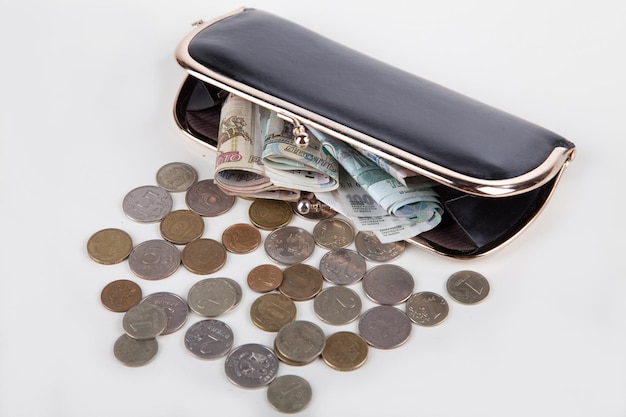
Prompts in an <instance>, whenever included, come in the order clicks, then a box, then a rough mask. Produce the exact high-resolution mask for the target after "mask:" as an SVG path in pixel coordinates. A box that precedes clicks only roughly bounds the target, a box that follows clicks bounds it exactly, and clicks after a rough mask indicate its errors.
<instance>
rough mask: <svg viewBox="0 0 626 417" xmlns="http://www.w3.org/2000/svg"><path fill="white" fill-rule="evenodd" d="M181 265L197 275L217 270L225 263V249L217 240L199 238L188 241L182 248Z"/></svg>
mask: <svg viewBox="0 0 626 417" xmlns="http://www.w3.org/2000/svg"><path fill="white" fill-rule="evenodd" d="M181 259H182V263H183V266H184V267H185V268H186V269H187V270H188V271H190V272H193V273H194V274H198V275H208V274H212V273H214V272H217V271H219V270H220V269H221V268H222V267H223V266H224V264H225V263H226V249H225V248H224V245H222V244H221V243H220V242H218V241H217V240H213V239H207V238H200V239H196V240H194V241H193V242H190V243H188V244H187V245H186V246H185V247H184V248H183V250H182V253H181Z"/></svg>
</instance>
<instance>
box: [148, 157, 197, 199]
mask: <svg viewBox="0 0 626 417" xmlns="http://www.w3.org/2000/svg"><path fill="white" fill-rule="evenodd" d="M156 180H157V184H158V185H159V186H160V187H162V188H163V189H165V190H167V191H171V192H181V191H187V190H188V189H189V187H191V186H192V185H193V184H194V183H195V182H196V181H197V180H198V173H197V172H196V170H195V169H194V168H193V167H192V166H191V165H189V164H186V163H184V162H171V163H169V164H166V165H163V166H162V167H161V168H160V169H159V170H158V171H157V174H156Z"/></svg>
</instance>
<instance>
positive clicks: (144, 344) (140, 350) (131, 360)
mask: <svg viewBox="0 0 626 417" xmlns="http://www.w3.org/2000/svg"><path fill="white" fill-rule="evenodd" d="M158 350H159V345H158V343H157V341H156V339H154V338H153V339H147V340H137V339H133V338H132V337H130V336H128V335H127V334H123V335H121V336H120V337H118V338H117V340H116V341H115V344H114V345H113V354H114V355H115V357H116V358H117V359H118V360H119V361H120V362H122V363H123V364H124V365H126V366H131V367H138V366H143V365H145V364H147V363H148V362H150V361H151V360H152V358H154V357H155V356H156V354H157V351H158Z"/></svg>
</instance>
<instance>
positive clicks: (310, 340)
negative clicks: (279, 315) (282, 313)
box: [274, 320, 326, 366]
mask: <svg viewBox="0 0 626 417" xmlns="http://www.w3.org/2000/svg"><path fill="white" fill-rule="evenodd" d="M324 346H326V336H325V335H324V331H323V330H322V329H321V327H319V326H318V325H317V324H315V323H313V322H310V321H307V320H295V321H292V322H291V323H287V324H285V325H284V326H283V327H281V329H280V330H279V331H278V333H276V337H275V339H274V347H275V348H276V355H277V356H278V358H279V359H283V358H284V359H286V361H287V362H288V363H289V364H290V365H296V366H298V365H306V364H309V363H311V362H313V361H314V360H315V359H317V358H318V357H319V356H320V355H321V354H322V351H323V350H324Z"/></svg>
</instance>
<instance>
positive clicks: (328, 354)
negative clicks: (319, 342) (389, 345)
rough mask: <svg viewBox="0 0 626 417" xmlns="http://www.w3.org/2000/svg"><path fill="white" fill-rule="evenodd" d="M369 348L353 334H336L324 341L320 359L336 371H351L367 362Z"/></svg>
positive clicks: (361, 339)
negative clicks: (324, 344)
mask: <svg viewBox="0 0 626 417" xmlns="http://www.w3.org/2000/svg"><path fill="white" fill-rule="evenodd" d="M368 351H369V347H368V345H367V343H366V342H365V340H363V338H362V337H361V336H359V335H358V334H356V333H353V332H347V331H343V332H337V333H334V334H332V335H330V336H329V337H328V338H327V339H326V346H325V347H324V350H323V351H322V359H323V360H324V362H326V364H327V365H328V366H330V367H331V368H333V369H335V370H337V371H353V370H355V369H357V368H360V367H361V366H363V364H364V363H365V362H366V361H367V355H368Z"/></svg>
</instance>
